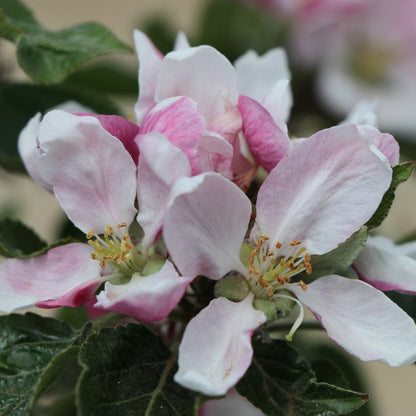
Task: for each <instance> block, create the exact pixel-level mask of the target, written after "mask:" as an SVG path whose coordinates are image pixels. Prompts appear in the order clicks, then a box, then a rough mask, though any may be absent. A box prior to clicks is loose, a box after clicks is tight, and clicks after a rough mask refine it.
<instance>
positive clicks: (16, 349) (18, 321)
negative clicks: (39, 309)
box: [0, 313, 81, 416]
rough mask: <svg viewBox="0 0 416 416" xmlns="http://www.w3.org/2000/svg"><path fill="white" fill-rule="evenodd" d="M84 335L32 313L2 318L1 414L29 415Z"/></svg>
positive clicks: (0, 332) (70, 358)
mask: <svg viewBox="0 0 416 416" xmlns="http://www.w3.org/2000/svg"><path fill="white" fill-rule="evenodd" d="M80 336H81V332H78V331H74V330H73V329H71V328H70V327H69V326H68V325H66V324H63V323H61V322H59V321H56V320H55V319H52V318H44V317H41V316H38V315H35V314H32V313H27V314H26V315H17V314H11V315H5V316H1V317H0V414H2V415H8V416H27V415H29V413H30V410H31V408H32V405H33V402H34V401H35V399H36V398H37V397H38V396H39V395H40V394H41V393H42V392H43V391H44V390H45V389H46V388H47V387H48V386H49V385H50V384H51V383H52V382H53V381H54V380H55V379H56V378H57V377H58V376H59V375H60V374H61V373H62V372H63V371H64V370H65V368H66V366H67V365H68V363H69V362H70V361H71V360H72V359H73V358H74V357H75V356H76V354H77V353H78V350H79V346H78V343H79V337H80Z"/></svg>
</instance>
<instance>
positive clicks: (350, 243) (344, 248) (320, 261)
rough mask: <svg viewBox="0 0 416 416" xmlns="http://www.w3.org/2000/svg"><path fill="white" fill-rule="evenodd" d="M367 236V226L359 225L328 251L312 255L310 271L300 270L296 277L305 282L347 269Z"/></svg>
mask: <svg viewBox="0 0 416 416" xmlns="http://www.w3.org/2000/svg"><path fill="white" fill-rule="evenodd" d="M367 238H368V229H367V227H365V226H364V227H361V228H360V229H359V230H358V231H357V232H355V233H354V234H353V235H352V236H351V237H350V238H348V239H347V240H346V241H344V242H343V243H342V244H340V245H339V246H338V247H337V248H335V249H334V250H332V251H330V252H329V253H326V254H322V255H319V256H312V259H311V265H312V273H311V274H310V275H308V274H307V273H306V272H302V273H301V274H299V275H298V276H297V277H298V278H299V279H302V280H304V281H305V282H306V283H307V282H310V281H311V280H315V279H317V278H318V277H321V276H327V275H329V274H331V273H334V272H335V271H342V270H345V269H347V268H348V267H349V266H350V265H351V264H352V262H353V261H354V260H355V258H356V257H357V255H358V253H359V252H360V251H361V249H362V248H363V247H364V245H365V243H366V241H367Z"/></svg>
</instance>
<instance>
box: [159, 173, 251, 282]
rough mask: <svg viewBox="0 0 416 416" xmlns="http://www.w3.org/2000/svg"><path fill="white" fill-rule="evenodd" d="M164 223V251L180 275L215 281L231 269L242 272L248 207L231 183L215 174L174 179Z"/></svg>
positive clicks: (249, 208) (248, 203) (243, 195)
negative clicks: (203, 277) (241, 252)
mask: <svg viewBox="0 0 416 416" xmlns="http://www.w3.org/2000/svg"><path fill="white" fill-rule="evenodd" d="M172 195H173V196H172V201H173V202H172V204H171V206H170V207H169V210H168V213H167V215H166V219H165V225H164V240H165V243H166V247H167V249H168V251H169V253H170V255H171V257H172V259H173V261H174V263H175V264H176V266H177V267H178V269H179V270H180V271H181V273H182V274H183V275H185V276H193V277H194V276H197V275H199V274H202V275H204V276H207V277H209V278H211V279H216V280H217V279H220V278H221V277H223V276H224V275H225V274H226V273H228V272H229V271H231V270H236V271H239V272H241V273H243V274H246V269H245V267H244V266H243V264H242V263H241V261H240V249H241V245H242V243H243V239H244V235H245V233H246V231H247V227H248V223H249V220H250V214H251V203H250V200H249V199H248V198H247V197H246V196H245V194H244V193H243V192H242V191H241V190H240V188H238V186H236V185H234V184H233V183H232V182H230V181H228V180H227V179H225V178H223V177H222V176H221V175H218V174H215V173H206V174H203V175H199V176H194V177H193V178H183V179H180V180H179V181H178V182H177V183H176V185H175V188H174V189H173V191H172Z"/></svg>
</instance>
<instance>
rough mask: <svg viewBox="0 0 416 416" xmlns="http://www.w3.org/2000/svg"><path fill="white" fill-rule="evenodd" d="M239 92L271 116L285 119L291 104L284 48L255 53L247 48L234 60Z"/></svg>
mask: <svg viewBox="0 0 416 416" xmlns="http://www.w3.org/2000/svg"><path fill="white" fill-rule="evenodd" d="M234 67H235V70H236V74H237V85H238V90H239V92H240V94H243V95H246V96H248V97H251V98H253V99H255V100H256V101H259V102H261V103H262V104H263V106H264V107H265V108H266V109H267V110H268V111H269V113H270V114H271V115H272V117H273V119H274V120H275V121H276V122H278V124H279V127H281V126H280V123H284V122H286V121H287V119H288V117H289V113H290V108H291V106H292V94H291V91H290V87H289V80H290V73H289V68H288V63H287V57H286V53H285V51H284V49H282V48H275V49H271V50H269V51H268V52H266V53H265V54H264V55H262V56H258V55H257V53H256V52H254V51H248V52H246V53H245V54H244V55H242V56H241V57H240V58H238V59H237V60H236V61H235V62H234Z"/></svg>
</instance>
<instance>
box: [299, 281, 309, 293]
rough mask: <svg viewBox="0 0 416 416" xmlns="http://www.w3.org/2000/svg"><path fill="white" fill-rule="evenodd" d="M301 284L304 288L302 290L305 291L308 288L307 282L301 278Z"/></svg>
mask: <svg viewBox="0 0 416 416" xmlns="http://www.w3.org/2000/svg"><path fill="white" fill-rule="evenodd" d="M298 283H299V286H300V287H301V288H302V290H303V291H304V292H305V291H306V289H307V286H306V283H305V282H304V281H303V280H299V282H298Z"/></svg>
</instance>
